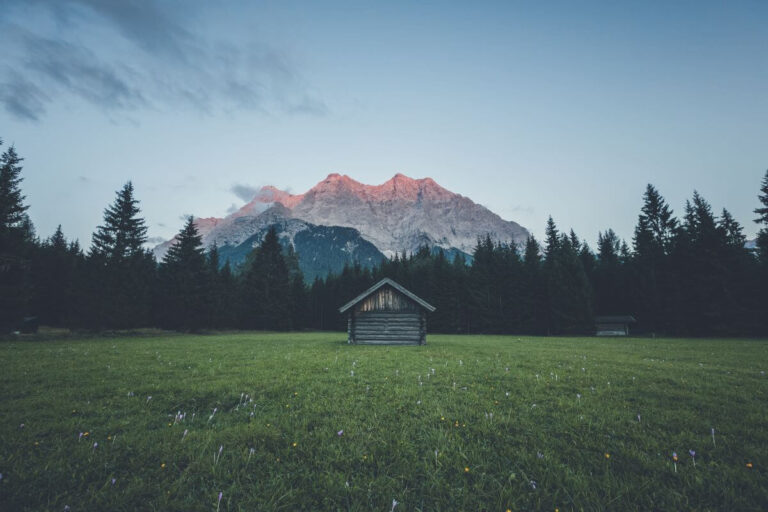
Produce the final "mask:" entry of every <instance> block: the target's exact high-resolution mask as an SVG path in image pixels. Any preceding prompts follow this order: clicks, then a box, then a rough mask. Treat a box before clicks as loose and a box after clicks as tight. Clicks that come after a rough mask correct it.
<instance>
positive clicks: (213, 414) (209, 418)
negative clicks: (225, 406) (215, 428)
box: [208, 407, 219, 421]
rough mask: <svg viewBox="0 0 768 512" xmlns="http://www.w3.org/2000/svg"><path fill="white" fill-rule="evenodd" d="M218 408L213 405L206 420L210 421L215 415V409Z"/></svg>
mask: <svg viewBox="0 0 768 512" xmlns="http://www.w3.org/2000/svg"><path fill="white" fill-rule="evenodd" d="M218 410H219V408H218V407H214V408H213V412H212V413H211V415H210V416H208V421H211V420H212V419H213V417H214V416H215V415H216V411H218Z"/></svg>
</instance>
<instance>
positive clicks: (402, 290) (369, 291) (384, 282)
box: [339, 277, 435, 313]
mask: <svg viewBox="0 0 768 512" xmlns="http://www.w3.org/2000/svg"><path fill="white" fill-rule="evenodd" d="M387 284H388V285H389V286H391V287H392V288H394V289H395V290H397V291H399V292H400V293H402V294H403V295H405V296H406V297H408V298H409V299H411V300H412V301H414V302H415V303H416V304H418V305H419V306H421V307H423V308H424V309H426V310H427V311H429V312H430V313H431V312H432V311H434V310H435V306H433V305H431V304H430V303H429V302H427V301H425V300H424V299H420V298H419V297H417V296H416V295H414V294H413V293H411V292H409V291H408V290H406V289H405V288H403V287H402V286H400V285H399V284H397V283H396V282H394V281H393V280H391V279H389V278H388V277H385V278H384V279H382V280H381V281H379V282H378V283H376V284H375V285H373V286H371V287H370V288H368V289H367V290H365V291H364V292H363V293H361V294H360V295H358V296H357V297H355V298H354V299H352V300H351V301H349V302H347V303H346V304H344V305H343V306H341V307H340V308H339V313H343V312H345V311H346V310H348V309H349V308H351V307H352V306H354V305H355V304H357V303H358V302H360V301H361V300H363V299H364V298H366V297H367V296H369V295H370V294H372V293H373V292H375V291H376V290H378V289H379V288H381V287H382V286H384V285H387Z"/></svg>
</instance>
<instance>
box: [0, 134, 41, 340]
mask: <svg viewBox="0 0 768 512" xmlns="http://www.w3.org/2000/svg"><path fill="white" fill-rule="evenodd" d="M0 145H2V140H0ZM22 161H23V159H22V158H21V157H19V155H18V154H17V153H16V149H15V148H14V147H13V146H11V147H9V148H8V149H7V150H6V151H5V152H4V153H3V154H2V156H0V333H3V332H7V331H10V330H13V329H17V328H19V327H21V325H20V324H21V320H22V317H23V316H24V314H26V313H27V312H28V311H27V306H28V302H29V298H30V294H31V288H30V281H29V269H30V261H31V252H32V251H33V249H34V246H35V240H34V228H33V227H32V223H31V221H30V220H29V217H27V214H26V210H27V208H28V206H27V205H25V204H24V196H23V195H22V193H21V182H22V177H21V170H22V166H21V162H22Z"/></svg>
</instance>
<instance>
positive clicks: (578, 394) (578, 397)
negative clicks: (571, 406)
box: [576, 393, 581, 403]
mask: <svg viewBox="0 0 768 512" xmlns="http://www.w3.org/2000/svg"><path fill="white" fill-rule="evenodd" d="M576 399H577V400H578V401H579V403H581V393H576Z"/></svg>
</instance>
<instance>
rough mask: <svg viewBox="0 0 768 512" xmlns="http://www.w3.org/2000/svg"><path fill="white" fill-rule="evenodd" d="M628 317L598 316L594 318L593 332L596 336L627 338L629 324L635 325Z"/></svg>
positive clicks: (631, 317)
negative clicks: (594, 331)
mask: <svg viewBox="0 0 768 512" xmlns="http://www.w3.org/2000/svg"><path fill="white" fill-rule="evenodd" d="M635 322H636V320H635V317H633V316H630V315H619V316H598V317H596V318H595V330H596V334H597V335H598V336H629V324H633V323H635Z"/></svg>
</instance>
